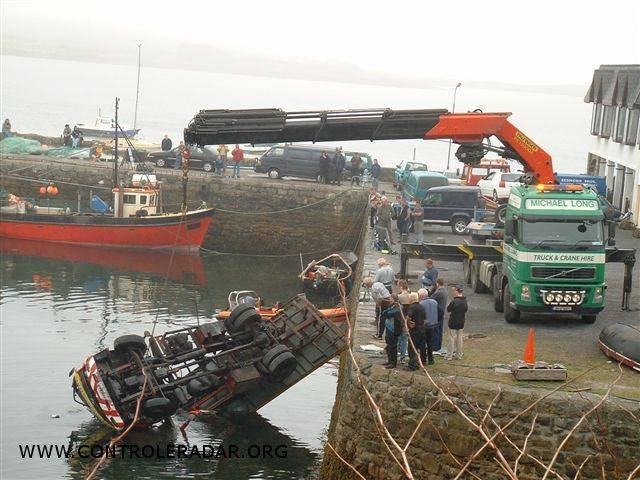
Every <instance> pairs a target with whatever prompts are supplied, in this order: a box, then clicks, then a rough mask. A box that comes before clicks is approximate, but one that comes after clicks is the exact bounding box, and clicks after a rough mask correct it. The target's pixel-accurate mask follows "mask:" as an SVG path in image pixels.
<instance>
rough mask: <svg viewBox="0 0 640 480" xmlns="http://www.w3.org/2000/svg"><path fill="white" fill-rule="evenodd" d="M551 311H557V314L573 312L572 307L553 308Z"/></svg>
mask: <svg viewBox="0 0 640 480" xmlns="http://www.w3.org/2000/svg"><path fill="white" fill-rule="evenodd" d="M551 310H555V311H556V312H570V311H571V310H573V308H572V307H562V306H560V307H551Z"/></svg>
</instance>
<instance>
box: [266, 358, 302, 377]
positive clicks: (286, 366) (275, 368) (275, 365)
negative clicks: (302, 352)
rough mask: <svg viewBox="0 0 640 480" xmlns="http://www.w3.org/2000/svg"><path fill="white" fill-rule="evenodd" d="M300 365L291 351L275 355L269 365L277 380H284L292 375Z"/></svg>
mask: <svg viewBox="0 0 640 480" xmlns="http://www.w3.org/2000/svg"><path fill="white" fill-rule="evenodd" d="M297 366H298V360H297V359H296V357H295V356H294V355H293V353H291V352H283V353H281V354H280V355H278V356H277V357H275V358H274V359H273V360H272V361H271V363H270V364H269V366H268V367H267V368H268V369H269V372H271V375H273V377H274V378H275V379H277V380H284V379H285V378H287V377H288V376H289V375H291V374H292V373H293V372H294V371H295V369H296V367H297Z"/></svg>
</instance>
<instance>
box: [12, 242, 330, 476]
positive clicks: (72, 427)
mask: <svg viewBox="0 0 640 480" xmlns="http://www.w3.org/2000/svg"><path fill="white" fill-rule="evenodd" d="M2 242H3V243H2V245H1V246H2V261H1V263H2V265H1V268H2V270H1V271H2V279H1V282H0V309H1V311H2V315H1V318H0V322H1V325H0V327H1V332H2V335H1V337H2V338H1V345H0V352H1V359H0V360H1V363H2V372H3V373H2V388H1V399H0V403H1V404H2V443H1V445H0V450H1V451H2V461H1V464H2V472H1V473H2V475H1V476H2V477H3V478H11V479H18V478H25V479H26V478H82V476H83V472H84V470H85V469H86V468H87V466H88V465H89V464H90V463H91V461H90V460H81V459H78V458H74V459H58V458H50V459H46V458H45V459H36V458H34V459H24V458H21V455H20V449H19V445H21V444H22V445H24V444H36V443H38V444H56V445H67V446H70V447H72V448H73V447H78V446H79V445H81V444H86V443H90V444H104V443H106V442H108V439H109V433H110V432H109V431H108V429H106V428H105V427H102V426H101V424H100V423H98V422H97V421H96V420H94V418H93V417H92V415H91V414H90V413H89V412H88V411H87V410H86V409H85V408H84V407H82V406H81V405H79V404H77V403H74V402H73V399H72V390H71V383H70V378H69V377H68V374H69V371H70V370H71V369H72V368H73V367H76V366H78V365H79V364H80V363H81V362H82V361H83V359H84V358H85V357H86V355H88V354H90V353H93V352H96V351H99V350H101V349H103V348H105V347H110V346H111V345H112V343H113V340H114V338H116V337H117V336H119V335H122V334H126V333H138V334H141V333H142V332H144V330H152V329H154V328H155V331H156V332H157V333H160V332H162V331H165V330H168V329H171V328H177V327H180V326H185V325H187V324H195V323H196V322H197V321H198V320H199V321H206V320H207V319H209V318H211V316H212V314H213V312H214V308H216V307H217V308H220V307H224V306H225V304H226V299H227V294H228V292H229V290H233V289H257V288H258V286H259V290H260V293H261V294H262V295H263V297H264V298H265V301H266V302H267V303H268V304H269V303H273V302H276V301H278V300H286V299H288V298H290V297H291V296H293V295H295V294H296V293H299V292H300V290H301V284H300V283H299V280H298V279H297V277H296V275H297V273H298V272H299V259H297V258H293V259H291V260H286V259H270V258H256V257H238V256H233V257H232V256H205V257H202V258H201V257H176V258H174V262H175V263H173V264H171V260H170V259H171V256H170V255H168V254H166V255H162V254H158V255H156V254H142V253H136V252H133V253H129V254H121V255H117V254H113V253H108V252H107V253H104V254H103V255H102V256H100V255H99V254H97V253H96V252H95V251H93V250H87V249H86V248H85V247H77V246H74V247H56V246H51V245H46V244H39V243H35V244H28V243H27V244H25V243H24V242H20V244H15V243H13V244H12V243H10V241H6V240H3V241H2ZM149 255H154V257H153V258H152V259H151V258H150V257H149ZM65 259H73V261H69V260H65ZM166 275H168V278H169V279H168V280H165V276H166ZM336 374H337V370H336V365H335V363H333V364H332V363H330V364H327V365H325V366H324V367H323V368H321V369H320V370H318V371H316V372H315V373H314V374H312V375H311V376H310V377H308V378H306V379H305V380H303V381H302V382H301V383H300V384H298V385H296V386H294V387H293V388H292V389H290V390H289V391H287V392H285V394H283V395H282V396H281V397H279V398H278V399H276V400H275V401H273V402H272V403H271V404H269V405H267V406H265V407H264V408H263V409H262V410H261V411H260V412H259V413H258V414H256V415H253V416H249V417H243V418H230V419H229V418H222V417H218V418H215V419H212V420H209V421H200V420H196V421H194V422H192V423H191V424H190V426H189V428H188V429H187V438H183V436H182V435H181V433H180V431H179V429H178V428H177V427H176V426H170V425H165V426H162V427H161V428H159V429H156V430H154V431H151V432H136V433H134V434H133V435H132V436H130V437H128V439H127V443H128V444H132V445H139V446H142V445H160V448H163V446H165V445H167V444H188V445H189V446H199V447H201V446H202V445H205V444H206V445H219V444H223V445H227V446H228V445H238V446H239V448H240V451H243V449H244V448H246V447H248V446H249V445H270V446H273V447H274V448H275V446H278V445H285V446H286V451H287V458H255V459H250V458H242V459H224V458H219V459H197V458H191V459H181V460H178V459H174V460H161V459H157V458H153V459H116V460H113V461H110V462H109V463H108V464H107V466H106V467H105V468H104V470H102V471H101V474H100V475H101V476H102V477H101V478H109V479H118V478H154V479H155V478H224V479H245V478H255V479H289V478H309V477H310V476H311V475H312V472H313V471H314V470H315V469H316V466H317V463H318V462H319V460H320V457H321V452H322V445H323V437H324V434H325V429H326V428H327V425H328V422H329V417H330V414H331V407H332V403H333V400H334V397H335V388H336V387H335V386H336ZM55 416H59V418H53V417H55ZM185 419H186V417H184V416H178V417H177V418H176V425H178V424H179V422H182V421H184V420H185Z"/></svg>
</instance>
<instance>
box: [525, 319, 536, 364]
mask: <svg viewBox="0 0 640 480" xmlns="http://www.w3.org/2000/svg"><path fill="white" fill-rule="evenodd" d="M524 361H525V363H528V364H530V365H533V364H534V363H536V354H535V333H534V331H533V328H530V329H529V338H527V345H526V346H525V347H524Z"/></svg>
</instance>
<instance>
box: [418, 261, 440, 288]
mask: <svg viewBox="0 0 640 480" xmlns="http://www.w3.org/2000/svg"><path fill="white" fill-rule="evenodd" d="M424 265H425V267H426V270H425V271H424V273H423V274H422V278H421V279H420V282H421V283H422V286H423V287H424V288H426V289H427V290H428V291H429V294H431V293H432V292H433V291H434V290H435V289H436V281H437V280H438V269H437V268H436V267H434V266H433V260H432V259H430V258H427V260H426V261H425V262H424Z"/></svg>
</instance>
